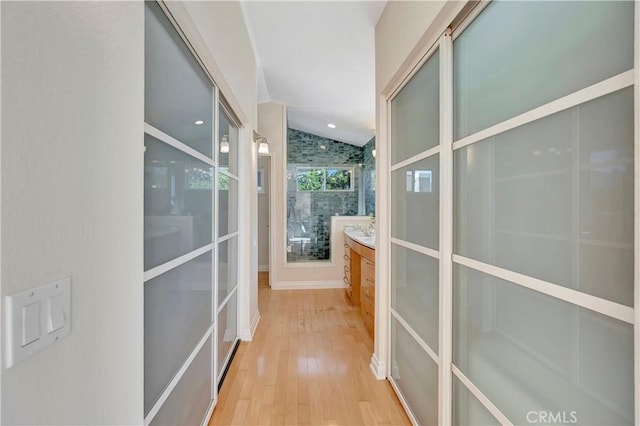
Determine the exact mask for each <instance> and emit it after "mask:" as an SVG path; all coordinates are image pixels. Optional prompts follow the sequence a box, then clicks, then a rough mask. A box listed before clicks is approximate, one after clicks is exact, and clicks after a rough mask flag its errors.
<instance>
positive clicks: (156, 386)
mask: <svg viewBox="0 0 640 426" xmlns="http://www.w3.org/2000/svg"><path fill="white" fill-rule="evenodd" d="M212 262H213V259H212V252H211V251H209V252H208V253H205V254H203V255H201V256H198V257H196V258H195V259H193V260H191V261H189V262H187V263H185V264H182V265H180V266H178V267H176V268H174V269H172V270H170V271H168V272H165V273H164V274H162V275H160V276H158V277H156V278H153V279H152V280H150V281H148V282H146V283H145V285H144V306H145V309H144V358H145V359H144V371H145V374H144V376H145V381H144V384H145V392H144V395H145V412H148V411H149V410H150V409H151V407H152V406H153V404H154V403H155V401H156V399H157V398H158V396H160V394H161V393H162V392H163V391H164V388H165V387H166V385H167V384H168V383H169V382H170V381H171V379H172V378H173V376H174V375H175V373H176V371H178V369H179V368H180V366H181V365H182V364H183V362H184V361H185V359H186V358H187V357H188V355H189V353H191V351H192V350H193V348H194V347H195V346H196V344H197V343H198V341H199V340H200V339H201V338H202V336H203V335H204V334H205V332H206V331H207V330H208V329H209V326H210V325H211V319H212V309H211V306H212V300H211V297H212V294H211V282H212V272H213V267H212Z"/></svg>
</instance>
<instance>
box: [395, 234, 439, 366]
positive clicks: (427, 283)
mask: <svg viewBox="0 0 640 426" xmlns="http://www.w3.org/2000/svg"><path fill="white" fill-rule="evenodd" d="M438 286H439V260H438V259H435V258H432V257H430V256H426V255H424V254H421V253H418V252H415V251H413V250H409V249H407V248H404V247H402V246H399V245H396V244H393V243H392V244H391V307H392V308H393V309H394V310H395V311H396V312H397V313H398V315H400V316H401V317H402V319H403V320H404V321H405V322H406V323H407V324H408V325H409V326H410V327H411V328H412V329H413V330H414V331H415V333H416V334H417V335H418V336H420V338H421V339H422V340H423V341H424V342H425V343H426V344H427V345H428V346H429V347H430V348H431V350H432V351H433V352H434V353H436V354H437V353H438V324H439V319H438V313H439V307H438V303H439V297H438V294H439V288H438Z"/></svg>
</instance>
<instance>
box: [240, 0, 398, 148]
mask: <svg viewBox="0 0 640 426" xmlns="http://www.w3.org/2000/svg"><path fill="white" fill-rule="evenodd" d="M242 5H243V11H244V14H245V19H246V21H247V27H248V29H249V34H250V36H251V39H252V43H253V45H254V50H255V54H256V59H257V62H258V98H259V99H258V101H259V102H268V101H273V102H280V103H282V104H285V105H286V106H287V115H288V120H289V127H291V128H293V129H297V130H302V131H305V132H309V133H313V134H317V135H320V136H324V137H327V138H330V139H334V140H338V141H342V142H347V143H350V144H353V145H359V146H362V145H364V144H365V143H366V142H367V141H369V140H370V139H371V138H372V137H373V129H374V127H375V62H374V52H375V44H374V30H375V25H376V23H377V21H378V18H379V17H380V14H381V13H382V10H383V9H384V6H385V5H386V2H384V1H353V2H351V1H290V2H275V1H245V2H243V3H242ZM329 123H332V124H335V126H336V127H335V128H333V129H332V128H329V127H327V124H329Z"/></svg>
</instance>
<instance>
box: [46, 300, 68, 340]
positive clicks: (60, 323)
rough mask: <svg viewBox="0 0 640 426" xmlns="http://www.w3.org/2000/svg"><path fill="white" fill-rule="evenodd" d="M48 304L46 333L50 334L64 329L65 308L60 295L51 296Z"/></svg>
mask: <svg viewBox="0 0 640 426" xmlns="http://www.w3.org/2000/svg"><path fill="white" fill-rule="evenodd" d="M48 302H49V303H48V309H47V311H48V312H47V313H48V321H47V333H52V332H54V331H56V330H60V329H61V328H62V327H64V323H65V317H66V316H67V314H66V312H65V311H66V309H67V307H66V306H65V300H64V294H62V293H59V294H56V295H54V296H51V297H50V298H49V300H48Z"/></svg>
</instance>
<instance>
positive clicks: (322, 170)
mask: <svg viewBox="0 0 640 426" xmlns="http://www.w3.org/2000/svg"><path fill="white" fill-rule="evenodd" d="M296 182H297V183H296V189H297V190H298V191H353V168H352V167H298V168H297V169H296Z"/></svg>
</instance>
